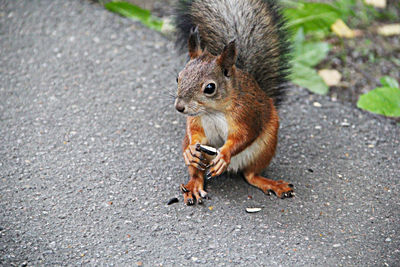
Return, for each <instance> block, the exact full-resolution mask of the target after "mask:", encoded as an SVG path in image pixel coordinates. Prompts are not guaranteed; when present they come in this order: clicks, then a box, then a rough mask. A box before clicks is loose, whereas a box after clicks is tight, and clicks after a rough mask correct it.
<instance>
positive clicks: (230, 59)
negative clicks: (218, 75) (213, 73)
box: [217, 40, 237, 77]
mask: <svg viewBox="0 0 400 267" xmlns="http://www.w3.org/2000/svg"><path fill="white" fill-rule="evenodd" d="M236 58H237V49H236V42H235V40H232V41H230V42H229V44H227V45H226V46H225V47H224V50H223V51H222V53H221V55H219V56H218V59H217V60H218V61H217V62H218V64H219V65H220V66H221V68H222V71H223V72H224V75H225V76H227V77H229V76H230V75H231V73H232V66H233V65H234V64H235V63H236Z"/></svg>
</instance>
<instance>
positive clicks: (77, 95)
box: [0, 0, 400, 266]
mask: <svg viewBox="0 0 400 267" xmlns="http://www.w3.org/2000/svg"><path fill="white" fill-rule="evenodd" d="M172 51H173V44H172V42H170V41H168V40H167V39H165V38H164V37H162V36H161V35H159V34H157V33H155V32H153V31H151V30H149V29H146V28H144V27H142V26H141V25H139V24H138V23H135V22H132V21H130V20H128V19H125V18H121V17H119V16H117V15H115V14H112V13H109V12H107V11H106V10H104V9H102V8H101V6H99V5H96V4H91V3H90V2H86V1H72V0H71V1H69V0H68V1H67V0H65V1H53V0H43V1H37V0H32V1H28V0H26V1H19V0H18V1H5V0H0V265H2V266H13V265H15V266H38V265H39V266H43V265H48V266H57V265H72V266H76V265H81V264H85V265H92V266H102V265H110V266H111V265H114V266H134V265H144V266H158V265H164V266H171V265H190V264H194V265H200V264H201V265H208V266H215V265H221V266H223V265H228V266H232V265H234V264H240V265H251V266H261V265H263V266H313V265H315V266H321V265H325V266H396V265H398V264H399V261H400V250H399V249H400V234H399V230H400V227H399V221H400V197H399V196H400V192H399V191H400V188H399V178H400V168H399V166H400V155H399V154H400V149H399V147H400V127H398V126H396V125H395V124H393V123H392V122H390V121H388V120H383V119H381V118H377V117H375V116H372V115H370V114H367V113H365V112H362V111H360V110H356V109H354V108H353V107H351V106H350V105H342V104H340V103H337V102H331V101H330V100H329V98H328V97H320V96H315V95H310V94H309V93H307V92H306V91H304V90H301V89H298V88H293V89H292V90H291V94H290V96H289V98H288V100H287V102H286V104H284V105H283V106H282V109H281V111H280V115H281V131H280V142H279V149H278V154H277V156H276V158H275V159H274V161H273V163H272V164H271V166H270V168H269V169H268V170H267V171H266V172H265V174H266V175H267V176H268V177H271V178H276V179H284V180H287V181H289V182H291V183H293V184H294V185H295V189H296V194H297V195H296V197H295V198H292V199H284V200H281V199H277V198H275V197H273V196H271V197H268V196H266V195H264V194H263V193H262V192H261V191H259V190H258V189H256V188H253V187H251V186H249V185H248V184H246V183H245V181H244V180H243V179H242V178H241V177H240V176H234V175H231V176H226V175H223V176H221V177H218V178H215V179H213V180H211V181H210V182H209V183H208V185H207V190H208V192H209V194H210V195H211V200H207V201H206V202H205V204H204V205H203V206H198V205H196V206H194V207H186V206H185V205H184V204H183V201H182V196H181V195H180V193H179V190H178V188H179V186H178V185H179V184H180V183H183V182H185V181H186V180H187V179H188V177H187V174H186V169H185V166H184V164H183V159H182V158H181V151H180V143H181V138H182V136H183V133H184V117H182V116H180V115H179V114H177V112H175V111H174V110H173V107H172V100H171V98H170V97H169V96H168V93H169V92H170V91H171V90H174V89H175V86H176V84H175V77H176V76H175V75H176V71H177V70H179V68H181V67H182V59H181V58H177V57H176V55H175V53H174V52H172ZM173 197H178V198H179V199H180V202H179V203H175V204H172V205H170V206H168V205H167V202H168V200H169V199H171V198H173ZM248 207H260V208H262V210H261V211H260V212H258V213H253V214H249V213H246V208H248Z"/></svg>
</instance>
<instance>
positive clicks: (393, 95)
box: [357, 87, 400, 117]
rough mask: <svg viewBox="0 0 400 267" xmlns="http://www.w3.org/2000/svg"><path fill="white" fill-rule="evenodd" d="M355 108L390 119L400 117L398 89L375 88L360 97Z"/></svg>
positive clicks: (399, 93) (399, 94)
mask: <svg viewBox="0 0 400 267" xmlns="http://www.w3.org/2000/svg"><path fill="white" fill-rule="evenodd" d="M357 107H359V108H361V109H364V110H368V111H370V112H373V113H376V114H381V115H385V116H390V117H400V89H399V88H393V87H380V88H376V89H374V90H372V91H370V92H368V93H366V94H363V95H361V96H360V98H359V99H358V102H357Z"/></svg>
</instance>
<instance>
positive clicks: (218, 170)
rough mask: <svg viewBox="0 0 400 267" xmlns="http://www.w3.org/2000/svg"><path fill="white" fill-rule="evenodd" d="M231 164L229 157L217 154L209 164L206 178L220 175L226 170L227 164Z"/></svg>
mask: <svg viewBox="0 0 400 267" xmlns="http://www.w3.org/2000/svg"><path fill="white" fill-rule="evenodd" d="M230 162H231V158H230V156H229V155H226V154H223V153H221V152H220V153H218V155H217V156H216V157H215V159H214V160H213V161H212V162H211V164H210V165H209V167H211V169H210V170H209V172H208V174H207V177H213V176H219V175H221V174H222V173H223V172H224V171H226V169H228V166H229V163H230Z"/></svg>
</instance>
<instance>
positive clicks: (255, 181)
mask: <svg viewBox="0 0 400 267" xmlns="http://www.w3.org/2000/svg"><path fill="white" fill-rule="evenodd" d="M244 177H245V178H246V180H247V182H248V183H249V184H251V185H253V186H255V187H258V188H260V189H261V190H262V191H263V192H264V193H265V194H267V195H270V193H273V194H275V195H276V196H277V197H279V198H290V197H294V195H295V193H294V190H293V187H294V186H293V185H292V184H289V183H287V182H285V181H282V180H279V181H274V180H271V179H267V178H265V177H262V176H259V175H256V174H254V173H247V174H245V175H244Z"/></svg>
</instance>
